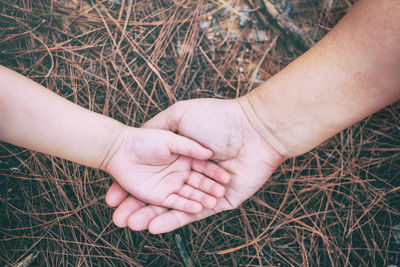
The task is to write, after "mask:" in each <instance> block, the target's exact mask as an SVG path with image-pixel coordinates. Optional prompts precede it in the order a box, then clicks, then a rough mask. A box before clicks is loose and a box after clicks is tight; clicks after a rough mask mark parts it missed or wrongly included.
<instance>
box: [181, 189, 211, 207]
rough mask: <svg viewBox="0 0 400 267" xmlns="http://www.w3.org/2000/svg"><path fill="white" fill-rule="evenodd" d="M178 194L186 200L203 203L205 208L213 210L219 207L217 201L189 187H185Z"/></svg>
mask: <svg viewBox="0 0 400 267" xmlns="http://www.w3.org/2000/svg"><path fill="white" fill-rule="evenodd" d="M178 194H179V195H180V196H182V197H184V198H187V199H190V200H194V201H196V202H199V203H201V204H202V205H203V206H204V207H205V208H209V209H212V208H214V207H215V205H217V199H216V198H215V197H213V196H211V195H209V194H206V193H204V192H202V191H200V190H198V189H196V188H193V187H191V186H189V185H184V186H182V188H181V189H180V190H179V192H178Z"/></svg>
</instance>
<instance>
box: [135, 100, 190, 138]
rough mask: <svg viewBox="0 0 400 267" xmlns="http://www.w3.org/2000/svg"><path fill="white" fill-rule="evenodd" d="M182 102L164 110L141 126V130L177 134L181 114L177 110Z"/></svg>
mask: <svg viewBox="0 0 400 267" xmlns="http://www.w3.org/2000/svg"><path fill="white" fill-rule="evenodd" d="M181 103H182V102H178V103H176V104H174V105H172V106H171V107H169V108H167V109H166V110H164V111H162V112H160V113H159V114H157V115H156V116H154V117H153V118H152V119H150V120H148V121H147V122H145V123H143V124H142V128H153V129H163V130H168V131H171V132H177V131H178V128H179V121H180V118H181V114H183V112H179V111H178V109H179V107H180V106H181Z"/></svg>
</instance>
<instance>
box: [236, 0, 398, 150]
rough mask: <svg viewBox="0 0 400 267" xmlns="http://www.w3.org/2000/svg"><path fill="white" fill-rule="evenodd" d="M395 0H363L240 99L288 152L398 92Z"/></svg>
mask: <svg viewBox="0 0 400 267" xmlns="http://www.w3.org/2000/svg"><path fill="white" fill-rule="evenodd" d="M399 14H400V4H399V1H395V0H394V1H389V0H387V1H368V0H365V1H363V0H361V1H359V2H358V3H357V4H355V5H354V6H353V8H352V10H351V11H350V12H349V13H348V14H347V15H346V16H345V17H344V18H343V19H342V20H341V21H340V22H339V23H338V25H337V26H336V27H335V28H334V29H333V30H332V31H331V32H329V33H328V34H327V35H326V36H325V37H324V38H323V39H322V40H321V41H320V42H319V43H318V44H317V45H315V46H314V47H313V48H311V49H310V50H309V51H308V52H307V53H305V54H304V55H302V56H301V57H299V58H298V59H297V60H295V61H294V62H292V63H291V64H290V65H289V66H287V67H286V68H285V69H283V70H282V71H281V72H280V73H278V74H277V75H275V76H274V77H272V78H271V79H270V80H269V81H267V82H266V83H265V84H263V85H262V86H261V87H259V88H257V89H255V90H254V91H253V92H251V93H250V94H248V95H247V96H245V97H243V98H241V99H240V102H241V104H242V106H243V108H244V109H245V111H246V113H247V114H248V117H249V119H250V120H251V121H252V123H253V125H254V127H256V128H257V130H258V131H259V132H260V134H261V135H263V136H265V137H267V138H268V139H269V140H272V141H271V142H273V143H274V145H275V146H276V147H277V148H278V150H280V151H281V153H282V154H284V155H286V156H295V155H299V154H302V153H304V152H307V151H309V150H310V149H312V148H313V147H315V146H317V145H318V144H320V143H321V142H323V141H324V140H326V139H328V138H329V137H331V136H333V135H334V134H336V133H337V132H339V131H341V130H343V129H344V128H346V127H349V126H350V125H352V124H354V123H355V122H357V121H359V120H361V119H363V118H365V117H366V116H368V115H370V114H372V113H374V112H376V111H378V110H380V109H382V108H383V107H385V106H387V105H389V104H391V103H394V102H396V101H398V100H399V98H400V46H399V43H400V16H399Z"/></svg>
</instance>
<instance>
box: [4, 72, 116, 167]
mask: <svg viewBox="0 0 400 267" xmlns="http://www.w3.org/2000/svg"><path fill="white" fill-rule="evenodd" d="M121 127H123V125H122V124H120V123H119V122H117V121H115V120H113V119H111V118H108V117H106V116H103V115H100V114H97V113H94V112H91V111H89V110H86V109H84V108H82V107H80V106H78V105H75V104H74V103H72V102H69V101H67V100H65V99H64V98H62V97H60V96H58V95H57V94H55V93H53V92H51V91H49V90H47V89H46V88H44V87H43V86H41V85H39V84H37V83H35V82H33V81H32V80H29V79H28V78H26V77H23V76H22V75H20V74H17V73H16V72H14V71H11V70H9V69H7V68H5V67H2V66H0V140H2V141H5V142H8V143H12V144H15V145H18V146H22V147H26V148H29V149H34V150H36V151H39V152H43V153H47V154H51V155H55V156H59V157H62V158H65V159H69V160H72V161H75V162H79V163H81V164H84V165H87V166H91V167H96V168H98V167H100V165H101V163H102V160H103V159H104V157H105V155H106V153H107V152H108V149H109V147H110V146H111V145H112V142H113V141H114V140H115V139H116V137H117V135H118V134H119V132H120V129H121Z"/></svg>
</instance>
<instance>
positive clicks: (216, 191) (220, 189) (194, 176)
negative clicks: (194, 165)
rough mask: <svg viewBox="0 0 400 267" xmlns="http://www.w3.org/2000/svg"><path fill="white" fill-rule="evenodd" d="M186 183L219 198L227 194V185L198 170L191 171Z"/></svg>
mask: <svg viewBox="0 0 400 267" xmlns="http://www.w3.org/2000/svg"><path fill="white" fill-rule="evenodd" d="M186 184H188V185H190V186H191V187H194V188H197V189H199V190H201V191H203V192H204V193H207V194H209V195H213V196H215V197H217V198H220V197H223V196H224V195H225V187H224V186H222V185H220V184H219V183H217V182H215V181H213V180H212V179H210V178H208V177H206V176H204V175H203V174H200V173H198V172H194V171H192V172H190V174H189V179H188V181H187V182H186Z"/></svg>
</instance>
